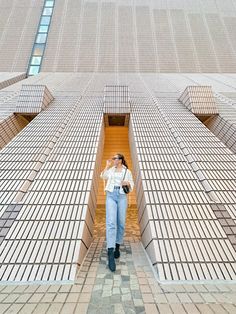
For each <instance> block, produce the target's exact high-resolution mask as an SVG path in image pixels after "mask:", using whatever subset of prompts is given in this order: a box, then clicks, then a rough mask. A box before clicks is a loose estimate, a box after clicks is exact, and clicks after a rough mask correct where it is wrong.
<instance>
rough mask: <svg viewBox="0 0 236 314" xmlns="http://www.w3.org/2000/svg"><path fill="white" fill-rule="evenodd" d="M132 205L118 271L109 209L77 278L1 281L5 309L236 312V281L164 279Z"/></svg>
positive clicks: (100, 213)
mask: <svg viewBox="0 0 236 314" xmlns="http://www.w3.org/2000/svg"><path fill="white" fill-rule="evenodd" d="M135 219H137V217H136V212H135V210H131V209H130V210H129V213H128V217H127V229H126V237H125V241H124V245H122V246H121V257H120V259H119V260H118V261H117V270H116V272H115V273H112V272H110V271H109V269H108V266H107V255H106V243H105V228H104V211H103V210H102V209H101V210H98V213H97V216H96V224H95V240H94V242H93V243H92V245H91V247H90V250H89V251H88V254H87V256H86V258H85V260H84V263H83V265H82V266H81V267H80V269H79V270H78V273H77V276H76V282H75V284H73V285H72V284H66V283H65V284H57V285H55V284H53V285H52V284H42V285H36V284H33V285H10V284H9V285H0V314H1V313H4V314H6V313H27V314H28V313H34V314H35V313H39V314H44V313H47V314H49V313H66V314H70V313H78V314H83V313H91V314H92V313H96V314H98V313H102V314H105V313H107V314H112V313H119V314H122V313H151V314H155V313H164V314H168V313H181V314H182V313H190V314H195V313H206V314H211V313H220V314H224V313H232V314H233V313H236V283H234V284H225V283H221V284H219V283H217V284H216V283H215V284H214V283H212V284H188V283H185V282H183V283H182V284H173V283H171V284H159V283H158V282H157V281H156V279H155V277H154V273H153V271H152V267H151V265H150V263H149V261H148V259H147V256H146V253H145V251H144V250H143V247H142V245H141V243H140V241H139V230H138V224H136V223H135Z"/></svg>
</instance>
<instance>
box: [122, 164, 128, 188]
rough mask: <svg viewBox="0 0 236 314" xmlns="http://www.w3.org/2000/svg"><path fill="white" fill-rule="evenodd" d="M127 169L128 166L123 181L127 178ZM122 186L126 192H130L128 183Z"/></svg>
mask: <svg viewBox="0 0 236 314" xmlns="http://www.w3.org/2000/svg"><path fill="white" fill-rule="evenodd" d="M126 171H127V168H126V169H125V174H124V178H123V181H124V179H125V175H126ZM122 188H123V190H124V192H125V194H128V193H129V192H130V190H129V186H128V185H122Z"/></svg>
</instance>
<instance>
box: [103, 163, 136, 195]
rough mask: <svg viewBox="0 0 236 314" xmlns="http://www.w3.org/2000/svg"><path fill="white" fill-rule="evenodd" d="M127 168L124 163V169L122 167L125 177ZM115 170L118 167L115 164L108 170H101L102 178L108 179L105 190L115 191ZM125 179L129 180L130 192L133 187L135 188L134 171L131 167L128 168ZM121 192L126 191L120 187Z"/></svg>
mask: <svg viewBox="0 0 236 314" xmlns="http://www.w3.org/2000/svg"><path fill="white" fill-rule="evenodd" d="M125 169H126V167H125V166H124V165H123V169H122V173H123V177H124V174H125ZM115 170H116V167H115V166H113V167H111V168H109V169H107V170H103V171H102V172H101V175H100V178H101V179H104V180H107V184H106V187H105V191H109V192H113V190H114V172H115ZM123 181H128V182H129V184H130V192H132V191H133V188H134V181H133V177H132V173H131V171H130V170H129V169H127V171H126V174H125V178H124V180H123ZM120 194H125V192H124V190H123V189H122V188H120Z"/></svg>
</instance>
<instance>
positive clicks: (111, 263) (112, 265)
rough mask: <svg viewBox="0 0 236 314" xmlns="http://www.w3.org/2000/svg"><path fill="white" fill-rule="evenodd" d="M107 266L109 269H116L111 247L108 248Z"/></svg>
mask: <svg viewBox="0 0 236 314" xmlns="http://www.w3.org/2000/svg"><path fill="white" fill-rule="evenodd" d="M107 254H108V266H109V268H110V270H111V271H115V270H116V263H115V260H114V249H113V247H111V248H108V252H107Z"/></svg>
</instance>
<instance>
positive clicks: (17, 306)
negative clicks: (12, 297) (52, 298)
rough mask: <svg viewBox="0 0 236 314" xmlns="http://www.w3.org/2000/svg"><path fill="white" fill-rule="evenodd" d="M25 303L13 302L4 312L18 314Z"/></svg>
mask: <svg viewBox="0 0 236 314" xmlns="http://www.w3.org/2000/svg"><path fill="white" fill-rule="evenodd" d="M23 306H24V304H11V306H10V307H9V308H8V309H7V310H6V311H5V312H4V314H10V313H11V314H18V313H19V311H20V309H21V308H22V307H23Z"/></svg>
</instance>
